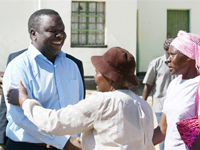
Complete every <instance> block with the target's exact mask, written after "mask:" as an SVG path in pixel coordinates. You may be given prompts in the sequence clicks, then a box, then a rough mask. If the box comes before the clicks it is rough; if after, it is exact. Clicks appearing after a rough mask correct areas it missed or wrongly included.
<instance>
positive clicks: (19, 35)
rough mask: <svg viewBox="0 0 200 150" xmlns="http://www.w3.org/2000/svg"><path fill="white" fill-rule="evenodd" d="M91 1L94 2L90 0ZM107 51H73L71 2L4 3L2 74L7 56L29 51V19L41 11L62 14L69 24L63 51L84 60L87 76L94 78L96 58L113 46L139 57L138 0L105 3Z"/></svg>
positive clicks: (0, 35) (25, 0)
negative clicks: (44, 9)
mask: <svg viewBox="0 0 200 150" xmlns="http://www.w3.org/2000/svg"><path fill="white" fill-rule="evenodd" d="M90 1H91V0H90ZM105 2H106V33H105V37H106V40H105V43H106V45H107V46H108V47H107V48H71V47H70V38H71V37H70V33H71V0H0V3H1V5H0V11H1V13H0V22H1V23H0V54H1V55H0V71H4V70H5V65H6V60H7V56H8V55H9V53H11V52H15V51H18V50H21V49H24V48H27V47H28V46H29V43H30V38H29V35H28V31H27V21H28V18H29V16H30V15H31V14H32V13H33V12H34V11H36V10H37V9H38V7H40V8H51V9H54V10H56V11H58V12H59V14H60V15H61V17H62V19H63V22H64V24H65V27H66V28H65V31H66V33H67V39H66V41H65V44H64V46H63V51H65V52H67V53H69V54H72V55H74V56H75V57H77V58H79V59H81V60H82V61H83V66H84V72H85V76H93V75H94V73H95V70H94V67H93V66H92V64H91V62H90V58H91V56H92V55H102V54H103V53H104V52H106V51H107V50H108V49H109V48H111V47H113V46H121V47H123V48H125V49H127V50H129V51H130V52H131V53H132V54H133V55H134V56H136V10H137V1H136V0H105Z"/></svg>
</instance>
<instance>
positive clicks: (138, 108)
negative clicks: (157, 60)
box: [23, 90, 155, 150]
mask: <svg viewBox="0 0 200 150" xmlns="http://www.w3.org/2000/svg"><path fill="white" fill-rule="evenodd" d="M23 109H24V114H25V115H26V116H27V117H28V118H29V119H30V120H31V121H32V122H33V123H34V124H36V126H38V128H40V129H41V130H42V131H43V132H46V133H51V134H56V135H65V134H76V133H80V132H82V148H83V150H155V148H154V146H153V143H152V136H153V130H154V126H153V113H152V110H151V107H150V106H149V104H148V103H147V102H146V101H145V100H143V99H141V98H140V97H138V96H137V95H136V94H134V93H133V92H131V91H129V90H116V91H113V92H104V93H102V92H97V93H94V94H92V95H91V96H89V97H88V98H86V99H85V100H82V101H80V102H79V103H78V104H75V105H69V106H67V107H66V108H62V109H60V110H58V111H56V110H50V109H44V108H43V107H41V104H40V103H39V102H37V101H35V100H26V101H25V102H24V104H23Z"/></svg>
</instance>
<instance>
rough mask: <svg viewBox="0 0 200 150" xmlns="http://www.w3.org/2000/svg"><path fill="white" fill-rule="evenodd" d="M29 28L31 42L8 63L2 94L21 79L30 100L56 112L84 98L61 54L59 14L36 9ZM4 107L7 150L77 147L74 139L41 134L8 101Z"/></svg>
mask: <svg viewBox="0 0 200 150" xmlns="http://www.w3.org/2000/svg"><path fill="white" fill-rule="evenodd" d="M28 29H29V33H30V37H31V41H32V42H31V44H30V46H29V48H28V50H27V51H26V52H24V53H23V54H21V55H19V56H18V57H16V58H15V59H14V60H13V61H11V62H10V63H9V65H8V67H7V69H6V71H5V74H4V78H3V89H4V94H6V91H7V90H8V89H10V88H17V87H18V82H19V80H22V81H23V84H24V85H25V87H26V88H27V91H28V95H29V96H30V98H34V99H37V100H38V101H40V103H41V104H42V105H43V106H44V107H45V108H50V109H55V110H58V109H60V108H63V107H66V106H67V105H69V104H75V103H77V102H78V101H79V100H81V99H83V95H84V89H83V82H82V79H81V75H80V72H79V69H78V67H77V65H76V64H75V63H74V62H73V61H72V60H70V59H69V58H67V57H66V56H65V53H64V52H62V51H61V48H62V46H63V44H64V41H65V39H66V34H65V31H64V29H65V27H64V24H63V22H62V19H61V17H60V15H59V14H58V13H57V12H55V11H54V10H50V9H42V10H38V11H36V12H35V13H33V14H32V15H31V17H30V18H29V22H28ZM6 105H7V119H8V125H7V128H6V135H7V136H8V138H9V139H8V141H7V144H6V149H8V150H23V149H24V150H40V149H41V150H43V149H49V148H51V149H55V150H56V149H65V150H67V149H71V148H72V147H73V148H74V149H78V147H79V148H80V143H78V142H76V140H75V138H74V137H71V136H70V135H66V136H55V135H50V134H44V133H42V132H41V131H40V130H39V129H38V128H37V127H36V126H35V125H33V124H32V123H31V122H30V121H29V120H28V119H27V118H26V117H25V116H24V113H23V111H22V110H21V109H19V108H18V107H16V106H14V105H10V104H8V103H7V102H6ZM49 115H51V114H49ZM72 143H74V144H75V145H72ZM70 146H71V147H70Z"/></svg>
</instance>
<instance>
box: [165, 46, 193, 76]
mask: <svg viewBox="0 0 200 150" xmlns="http://www.w3.org/2000/svg"><path fill="white" fill-rule="evenodd" d="M189 60H190V59H189V58H188V57H187V56H185V55H184V54H182V53H181V52H180V51H179V50H178V49H176V48H175V47H173V46H170V47H169V58H168V59H167V62H168V67H169V71H170V73H171V74H172V75H180V74H183V75H184V74H186V73H187V71H188V70H189V67H190V63H188V61H189Z"/></svg>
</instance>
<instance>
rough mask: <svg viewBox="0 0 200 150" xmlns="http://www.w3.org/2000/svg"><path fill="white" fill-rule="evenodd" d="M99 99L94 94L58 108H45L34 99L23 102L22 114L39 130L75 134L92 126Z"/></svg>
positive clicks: (58, 133) (60, 134)
mask: <svg viewBox="0 0 200 150" xmlns="http://www.w3.org/2000/svg"><path fill="white" fill-rule="evenodd" d="M100 103H101V100H99V99H98V97H96V96H95V95H94V94H93V95H92V96H90V97H89V98H87V99H85V100H82V101H80V102H79V103H77V104H75V105H68V106H67V107H65V108H62V109H60V110H57V111H56V110H52V109H45V108H43V107H42V105H41V104H40V103H39V102H38V101H36V100H33V99H32V100H30V99H27V100H26V101H25V102H24V103H23V106H22V108H23V110H24V114H25V115H26V116H27V118H28V119H29V120H31V122H33V123H34V124H35V125H36V126H37V127H38V128H39V129H40V130H41V131H43V132H45V133H49V134H55V135H58V136H62V135H66V134H77V133H81V132H85V131H87V130H89V129H91V128H93V123H94V119H95V116H96V114H97V112H98V110H99V107H100Z"/></svg>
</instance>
